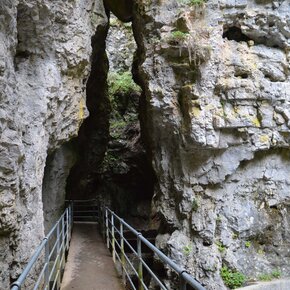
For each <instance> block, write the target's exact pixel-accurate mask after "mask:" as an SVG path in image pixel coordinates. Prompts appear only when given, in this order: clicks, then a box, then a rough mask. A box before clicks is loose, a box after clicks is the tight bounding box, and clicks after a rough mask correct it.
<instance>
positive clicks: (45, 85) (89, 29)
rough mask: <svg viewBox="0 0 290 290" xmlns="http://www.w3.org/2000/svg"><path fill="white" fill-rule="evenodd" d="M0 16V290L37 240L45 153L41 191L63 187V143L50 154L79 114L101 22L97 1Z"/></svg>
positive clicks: (30, 3) (74, 127)
mask: <svg viewBox="0 0 290 290" xmlns="http://www.w3.org/2000/svg"><path fill="white" fill-rule="evenodd" d="M0 19H1V21H0V31H1V33H0V103H1V105H0V132H1V140H0V152H1V153H0V180H1V182H0V192H1V199H0V288H1V289H8V288H9V283H10V282H11V280H13V279H15V278H16V277H17V276H18V275H19V273H20V269H21V267H22V266H23V265H24V264H25V263H26V262H27V260H28V258H29V257H30V256H31V254H32V251H33V250H34V248H35V246H36V245H37V244H38V243H39V242H40V240H41V239H42V238H43V236H44V222H43V221H44V218H43V206H42V185H43V176H44V168H45V164H46V158H47V156H48V154H52V155H50V156H52V157H51V158H50V159H49V165H48V167H47V170H46V172H47V174H48V176H47V179H49V178H52V179H53V180H54V182H55V186H54V185H50V186H51V188H49V186H44V187H45V189H46V190H47V191H46V193H47V194H55V193H53V191H54V190H55V191H58V190H59V188H58V186H59V183H58V182H57V180H56V179H58V178H61V179H62V180H63V181H62V182H65V177H64V176H63V174H64V175H67V174H68V168H67V166H69V167H70V166H71V165H72V164H71V163H72V162H71V161H69V160H71V157H68V160H66V161H65V160H63V159H62V158H66V156H68V155H69V154H70V153H69V151H66V148H65V146H64V147H62V148H61V149H59V150H58V151H57V152H56V153H52V152H53V151H55V150H56V149H57V148H59V147H60V146H61V144H62V143H64V142H67V141H68V140H69V139H71V138H72V137H74V136H76V135H77V132H78V130H79V127H80V125H81V122H82V120H83V119H84V118H85V117H86V116H87V110H86V106H85V104H86V100H85V92H84V91H85V85H86V80H87V77H88V74H89V70H90V55H91V50H92V49H91V37H92V36H93V35H94V33H95V31H96V28H97V27H98V26H102V25H104V24H105V22H106V21H107V20H106V15H105V12H104V7H103V4H102V1H97V0H96V1H91V0H76V1H62V0H57V1H48V0H40V1H34V0H27V1H25V0H20V1H12V0H4V1H1V3H0ZM53 158H54V159H56V160H59V161H61V160H62V162H63V164H64V165H65V166H64V170H63V169H61V168H60V167H59V165H60V164H59V163H58V164H55V163H54V161H53ZM53 175H54V176H53ZM63 187H64V185H63V183H62V187H61V188H60V192H62V194H64V190H63ZM44 191H45V190H44ZM59 199H60V200H62V198H61V197H59ZM46 200H50V202H55V201H54V198H49V197H47V198H46ZM47 206H48V207H47V208H48V211H49V208H50V205H47ZM59 206H60V205H59V204H58V205H57V207H59ZM52 208H53V206H52Z"/></svg>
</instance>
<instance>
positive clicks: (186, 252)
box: [183, 245, 192, 256]
mask: <svg viewBox="0 0 290 290" xmlns="http://www.w3.org/2000/svg"><path fill="white" fill-rule="evenodd" d="M191 252H192V246H191V245H187V246H184V247H183V254H184V255H185V256H189V255H190V253H191Z"/></svg>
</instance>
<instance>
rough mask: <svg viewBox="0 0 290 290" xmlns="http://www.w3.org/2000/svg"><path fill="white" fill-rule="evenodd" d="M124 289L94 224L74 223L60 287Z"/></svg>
mask: <svg viewBox="0 0 290 290" xmlns="http://www.w3.org/2000/svg"><path fill="white" fill-rule="evenodd" d="M72 289H74V290H82V289H87V290H124V287H123V286H122V284H121V279H119V278H118V275H117V272H116V270H115V266H114V263H113V261H112V257H111V255H110V252H109V251H108V249H107V248H106V246H105V244H104V242H103V240H102V237H101V236H100V235H99V233H98V231H97V226H96V224H94V223H74V226H73V233H72V239H71V245H70V249H69V254H68V261H67V264H66V266H65V272H64V276H63V280H62V285H61V290H72Z"/></svg>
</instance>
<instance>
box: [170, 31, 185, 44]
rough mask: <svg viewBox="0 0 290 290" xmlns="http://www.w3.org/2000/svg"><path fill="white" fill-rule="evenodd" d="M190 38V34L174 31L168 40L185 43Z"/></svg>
mask: <svg viewBox="0 0 290 290" xmlns="http://www.w3.org/2000/svg"><path fill="white" fill-rule="evenodd" d="M188 36H189V33H185V32H182V31H179V30H177V31H173V32H171V35H170V36H169V38H168V41H169V42H183V41H185V40H186V39H187V38H188Z"/></svg>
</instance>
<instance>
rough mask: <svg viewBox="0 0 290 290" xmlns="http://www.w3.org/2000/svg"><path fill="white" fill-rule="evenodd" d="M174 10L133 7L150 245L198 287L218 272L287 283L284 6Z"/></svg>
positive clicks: (288, 132) (211, 284)
mask: <svg viewBox="0 0 290 290" xmlns="http://www.w3.org/2000/svg"><path fill="white" fill-rule="evenodd" d="M182 3H186V1H173V0H171V1H159V2H158V3H157V2H156V1H154V2H150V3H149V2H148V1H146V3H145V1H138V4H139V5H138V6H137V8H138V10H136V11H135V13H136V14H135V15H136V18H135V20H134V23H133V27H134V29H135V35H136V37H137V43H138V59H137V61H138V67H137V69H136V73H137V74H138V79H139V81H140V85H141V86H142V88H143V90H144V94H143V99H142V100H141V104H142V111H143V114H142V123H141V125H142V129H143V132H144V133H145V136H146V137H147V146H148V148H150V154H152V162H153V166H154V169H155V173H156V175H157V178H158V185H157V186H156V190H155V196H154V208H155V210H156V213H157V214H158V215H159V216H160V219H161V221H162V222H161V228H162V232H164V231H165V232H166V233H165V234H164V235H165V236H166V238H164V239H163V237H162V235H160V236H159V237H158V240H157V244H158V245H160V246H161V247H162V248H163V249H164V250H165V251H167V253H169V254H170V255H171V256H172V257H174V258H175V259H176V260H178V261H179V262H180V263H182V264H183V265H184V266H185V267H187V268H188V269H189V270H190V271H191V273H192V274H193V275H194V276H195V277H196V278H197V279H198V280H200V281H203V283H204V284H205V285H206V287H207V289H225V285H224V284H223V282H222V279H221V277H220V274H219V272H220V269H221V267H222V265H224V266H227V267H229V268H232V269H236V270H238V271H241V272H243V273H244V274H246V275H247V276H248V277H249V278H257V276H258V275H259V274H261V273H267V272H271V271H272V270H273V269H275V268H279V269H280V270H281V272H282V274H283V275H289V273H290V264H289V259H288V257H289V251H288V249H287V246H286V244H287V242H286V241H287V239H288V238H286V237H287V236H288V235H289V227H288V218H287V216H288V215H289V206H288V205H289V200H290V195H289V192H290V184H289V182H288V179H289V174H290V169H289V168H290V167H289V149H290V148H289V136H290V127H289V111H290V107H289V102H290V90H289V86H290V77H289V52H288V50H289V21H290V18H289V17H290V15H289V11H290V10H289V8H290V7H289V2H288V1H230V0H223V1H210V0H209V1H207V4H205V5H200V6H194V5H192V6H190V5H189V4H188V5H187V4H182ZM165 229H166V230H165ZM164 240H168V241H169V242H168V243H165V242H164ZM246 242H248V243H246ZM245 245H247V246H245ZM182 247H186V248H185V249H191V250H190V251H188V250H187V251H186V253H187V255H186V257H184V255H183V254H182V253H181V252H182Z"/></svg>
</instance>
